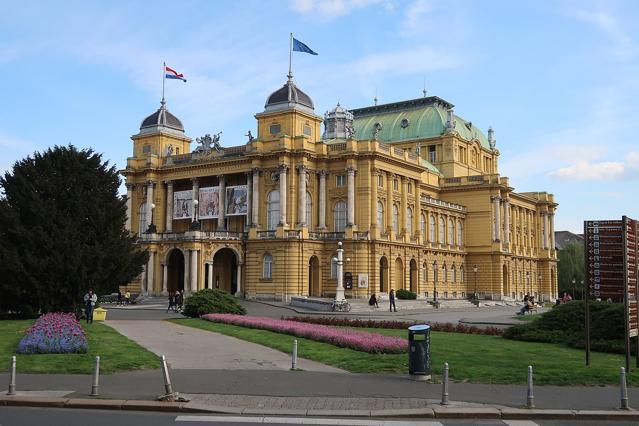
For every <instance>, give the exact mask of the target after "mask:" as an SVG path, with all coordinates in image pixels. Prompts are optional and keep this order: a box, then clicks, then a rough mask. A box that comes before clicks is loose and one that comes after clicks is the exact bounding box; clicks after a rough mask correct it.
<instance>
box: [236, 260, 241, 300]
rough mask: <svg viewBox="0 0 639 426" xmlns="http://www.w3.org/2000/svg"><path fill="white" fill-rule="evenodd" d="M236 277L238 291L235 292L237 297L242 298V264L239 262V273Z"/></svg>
mask: <svg viewBox="0 0 639 426" xmlns="http://www.w3.org/2000/svg"><path fill="white" fill-rule="evenodd" d="M235 277H236V279H237V291H236V292H235V295H236V296H240V295H241V294H242V263H241V262H237V272H236V276H235Z"/></svg>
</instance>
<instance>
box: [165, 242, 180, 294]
mask: <svg viewBox="0 0 639 426" xmlns="http://www.w3.org/2000/svg"><path fill="white" fill-rule="evenodd" d="M167 268H168V270H167V279H168V283H167V290H168V291H169V293H173V292H175V291H177V290H180V292H183V291H184V255H183V254H182V252H181V251H180V250H178V249H173V250H171V253H170V254H169V258H168V260H167Z"/></svg>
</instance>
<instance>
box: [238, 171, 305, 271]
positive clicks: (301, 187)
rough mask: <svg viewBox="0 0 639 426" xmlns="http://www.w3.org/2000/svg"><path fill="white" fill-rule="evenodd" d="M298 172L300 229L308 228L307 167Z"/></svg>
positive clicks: (298, 216) (298, 220) (298, 217)
mask: <svg viewBox="0 0 639 426" xmlns="http://www.w3.org/2000/svg"><path fill="white" fill-rule="evenodd" d="M297 172H298V173H299V176H300V183H299V186H298V197H297V198H298V201H297V224H298V225H299V226H300V227H304V226H308V223H306V173H307V170H306V166H303V165H300V166H297ZM238 268H239V266H238Z"/></svg>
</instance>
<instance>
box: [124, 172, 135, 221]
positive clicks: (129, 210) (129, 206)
mask: <svg viewBox="0 0 639 426" xmlns="http://www.w3.org/2000/svg"><path fill="white" fill-rule="evenodd" d="M133 188H135V185H133V184H132V183H127V184H126V225H125V229H126V230H127V231H129V232H131V215H132V214H133Z"/></svg>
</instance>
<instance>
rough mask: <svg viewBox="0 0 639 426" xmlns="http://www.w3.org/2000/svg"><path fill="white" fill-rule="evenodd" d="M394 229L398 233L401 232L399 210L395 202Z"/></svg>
mask: <svg viewBox="0 0 639 426" xmlns="http://www.w3.org/2000/svg"><path fill="white" fill-rule="evenodd" d="M393 231H394V232H395V233H396V234H397V233H398V232H399V210H397V205H395V204H393Z"/></svg>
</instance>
